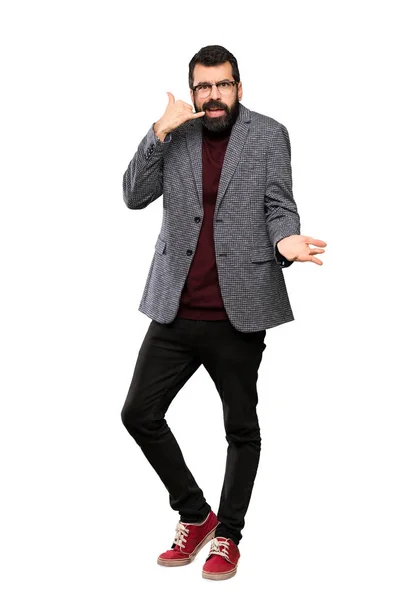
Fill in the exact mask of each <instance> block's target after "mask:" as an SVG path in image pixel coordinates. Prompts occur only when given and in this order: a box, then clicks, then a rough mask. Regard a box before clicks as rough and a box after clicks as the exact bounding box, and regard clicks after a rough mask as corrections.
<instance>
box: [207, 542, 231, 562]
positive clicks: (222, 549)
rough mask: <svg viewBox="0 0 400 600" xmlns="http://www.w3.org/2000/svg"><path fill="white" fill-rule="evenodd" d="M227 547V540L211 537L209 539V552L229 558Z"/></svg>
mask: <svg viewBox="0 0 400 600" xmlns="http://www.w3.org/2000/svg"><path fill="white" fill-rule="evenodd" d="M228 548H229V542H228V540H226V541H224V540H217V538H213V539H212V540H211V547H210V553H211V552H212V553H213V554H219V555H220V556H223V557H224V558H226V559H228V560H229V553H228Z"/></svg>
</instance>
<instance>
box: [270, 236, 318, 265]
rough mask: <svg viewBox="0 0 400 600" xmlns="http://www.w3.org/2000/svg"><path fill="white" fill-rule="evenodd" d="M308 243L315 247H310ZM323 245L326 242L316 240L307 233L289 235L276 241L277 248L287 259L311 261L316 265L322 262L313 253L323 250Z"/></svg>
mask: <svg viewBox="0 0 400 600" xmlns="http://www.w3.org/2000/svg"><path fill="white" fill-rule="evenodd" d="M309 244H312V245H313V246H317V248H310V246H309ZM325 246H326V242H324V241H323V240H317V239H315V238H313V237H310V236H308V235H289V236H288V237H285V238H283V239H282V240H280V242H278V250H279V252H280V253H281V254H282V255H283V256H284V257H285V258H286V259H287V260H290V261H299V262H306V261H311V262H314V263H316V264H317V265H322V264H323V262H322V260H320V259H319V258H316V256H315V254H321V253H322V252H325V250H323V247H325Z"/></svg>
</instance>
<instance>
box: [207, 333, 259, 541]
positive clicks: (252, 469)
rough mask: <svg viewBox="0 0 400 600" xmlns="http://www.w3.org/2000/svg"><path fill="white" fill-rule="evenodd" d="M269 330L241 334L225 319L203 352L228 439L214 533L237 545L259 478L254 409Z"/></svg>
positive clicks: (257, 426) (257, 435)
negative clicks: (215, 390)
mask: <svg viewBox="0 0 400 600" xmlns="http://www.w3.org/2000/svg"><path fill="white" fill-rule="evenodd" d="M265 333H266V332H265V330H261V331H258V332H255V333H243V332H239V331H237V330H236V329H234V328H233V327H232V326H231V325H230V324H228V323H226V326H225V327H221V328H220V331H219V335H218V336H217V337H216V338H215V339H212V338H210V343H209V345H208V346H207V351H206V352H205V353H204V356H202V360H203V364H204V367H205V368H206V369H207V371H208V373H209V374H210V376H211V377H212V379H213V381H214V383H215V386H216V388H217V390H218V393H219V395H220V397H221V401H222V406H223V416H224V426H225V431H226V440H227V442H228V448H227V458H226V469H225V477H224V482H223V486H222V492H221V497H220V505H219V510H218V514H217V516H218V519H219V521H220V524H219V525H218V527H217V530H216V533H215V535H216V536H217V535H221V536H224V537H230V538H231V539H233V541H234V542H235V543H236V544H238V543H239V542H240V540H241V538H242V534H241V530H242V529H243V527H244V523H245V519H244V518H245V514H246V512H247V509H248V506H249V503H250V498H251V494H252V490H253V485H254V480H255V477H256V473H257V469H258V464H259V458H260V451H261V435H260V428H259V423H258V417H257V412H256V406H257V403H258V395H257V386H256V383H257V379H258V368H259V365H260V363H261V358H262V353H263V351H264V349H265V347H266V345H265V344H264V338H265Z"/></svg>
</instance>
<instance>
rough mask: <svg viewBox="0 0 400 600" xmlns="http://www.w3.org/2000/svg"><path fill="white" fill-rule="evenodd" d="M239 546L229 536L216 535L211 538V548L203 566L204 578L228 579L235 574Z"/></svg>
mask: <svg viewBox="0 0 400 600" xmlns="http://www.w3.org/2000/svg"><path fill="white" fill-rule="evenodd" d="M239 558H240V552H239V548H238V547H237V545H236V544H235V542H234V541H233V540H231V538H226V537H221V536H218V537H216V538H214V539H212V540H211V548H210V553H209V555H208V557H207V558H206V562H205V563H204V566H203V573H202V575H203V577H204V578H205V579H229V578H230V577H233V576H234V575H236V571H237V564H238V562H239Z"/></svg>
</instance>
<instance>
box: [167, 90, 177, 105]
mask: <svg viewBox="0 0 400 600" xmlns="http://www.w3.org/2000/svg"><path fill="white" fill-rule="evenodd" d="M167 94H168V104H175V97H174V95H173V94H171V92H167Z"/></svg>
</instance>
